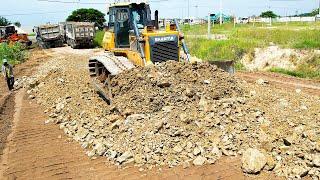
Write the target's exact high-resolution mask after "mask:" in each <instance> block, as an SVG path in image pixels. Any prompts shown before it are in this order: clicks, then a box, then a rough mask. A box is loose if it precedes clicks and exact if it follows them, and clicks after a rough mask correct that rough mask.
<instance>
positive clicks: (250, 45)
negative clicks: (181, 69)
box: [182, 22, 320, 76]
mask: <svg viewBox="0 0 320 180" xmlns="http://www.w3.org/2000/svg"><path fill="white" fill-rule="evenodd" d="M319 30H320V22H316V23H304V22H292V23H288V24H286V23H273V25H272V27H270V26H269V25H268V24H265V23H255V25H254V26H253V24H237V25H236V27H234V24H233V23H227V24H223V25H221V26H220V25H219V24H215V25H214V27H212V28H211V34H224V35H226V37H227V40H208V39H206V38H205V37H196V36H194V35H206V34H207V25H192V26H189V25H184V26H182V31H183V32H184V34H185V35H186V42H187V45H188V46H189V49H190V51H191V54H192V55H194V56H197V57H198V58H201V59H204V60H208V61H214V60H235V61H236V64H237V68H238V69H243V68H244V67H243V66H242V65H241V63H239V61H238V60H239V59H241V58H242V57H243V55H244V54H247V53H253V52H254V48H264V47H268V46H270V44H275V45H278V46H280V47H282V48H294V49H309V50H310V49H320V33H319ZM188 35H189V36H188ZM190 35H193V36H190ZM288 73H289V72H288ZM310 76H311V75H310Z"/></svg>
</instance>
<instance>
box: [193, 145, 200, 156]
mask: <svg viewBox="0 0 320 180" xmlns="http://www.w3.org/2000/svg"><path fill="white" fill-rule="evenodd" d="M200 153H201V149H200V148H199V147H196V148H194V149H193V155H195V156H197V155H199V154H200Z"/></svg>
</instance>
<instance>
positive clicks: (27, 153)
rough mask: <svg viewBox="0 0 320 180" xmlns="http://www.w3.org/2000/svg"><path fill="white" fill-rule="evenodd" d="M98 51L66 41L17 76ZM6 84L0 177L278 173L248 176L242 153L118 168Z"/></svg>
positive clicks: (282, 82) (282, 81)
mask: <svg viewBox="0 0 320 180" xmlns="http://www.w3.org/2000/svg"><path fill="white" fill-rule="evenodd" d="M93 52H94V53H99V52H100V51H99V50H72V49H70V48H67V47H65V48H57V49H53V50H47V51H39V52H33V53H32V55H31V57H30V61H27V62H25V63H23V64H21V65H19V66H17V67H15V72H16V76H17V77H19V76H24V75H26V76H28V75H30V74H32V72H33V70H34V68H35V67H37V66H38V65H39V64H41V63H42V62H45V59H46V57H48V56H63V54H65V53H68V54H70V53H74V54H87V53H93ZM39 54H40V55H39ZM237 76H238V77H240V78H243V79H245V80H247V81H249V82H250V81H252V82H253V81H255V80H256V79H258V78H263V79H266V80H268V81H269V82H270V83H272V84H273V85H274V86H279V87H282V88H286V87H289V88H292V89H293V88H297V87H300V88H301V89H305V90H306V92H308V93H311V94H314V93H319V89H318V88H319V83H317V82H313V81H305V80H300V79H294V78H289V79H288V77H282V76H281V77H277V76H275V75H268V74H258V73H257V74H246V73H239V74H238V75H237ZM289 80H290V81H289ZM0 83H3V82H1V81H0ZM4 87H5V86H1V87H0V92H1V95H2V97H0V99H1V98H2V99H3V97H9V98H6V99H7V100H6V101H4V100H2V103H1V101H0V106H1V107H2V108H1V110H0V120H1V123H0V129H1V130H3V129H4V131H3V132H5V131H6V132H11V133H10V134H9V133H1V138H0V139H1V143H2V144H0V147H1V146H2V147H4V144H5V149H4V151H3V153H0V154H2V155H1V163H0V179H16V178H17V179H275V176H274V175H273V174H260V175H258V176H246V175H244V174H243V173H242V171H241V163H240V159H239V158H231V157H224V158H222V159H220V160H219V161H218V162H217V163H215V164H214V165H206V166H201V167H191V168H188V169H183V168H182V167H177V168H171V169H168V168H163V169H153V170H147V171H143V172H140V171H139V169H138V168H134V167H130V168H125V169H118V168H117V167H116V166H114V165H111V164H110V163H108V162H107V160H106V159H105V158H98V159H96V160H91V159H89V158H88V157H87V156H86V155H85V153H84V151H83V149H82V148H81V147H80V145H79V144H78V143H77V142H74V141H72V140H70V139H68V138H67V137H66V136H65V135H64V133H63V132H62V131H61V130H59V128H58V127H57V126H56V125H53V124H44V121H45V120H46V119H47V117H46V116H45V114H44V113H43V109H42V108H41V107H39V106H38V105H37V104H35V103H31V102H30V101H29V100H28V99H27V95H26V93H25V91H24V90H19V91H18V92H16V94H12V95H11V96H7V94H6V90H5V89H4ZM5 88H6V87H5ZM11 126H12V128H11ZM7 134H9V136H8V137H6V136H7ZM2 139H6V141H3V140H2ZM0 151H1V148H0Z"/></svg>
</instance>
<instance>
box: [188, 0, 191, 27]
mask: <svg viewBox="0 0 320 180" xmlns="http://www.w3.org/2000/svg"><path fill="white" fill-rule="evenodd" d="M190 21H191V19H190V0H188V22H189V24H190Z"/></svg>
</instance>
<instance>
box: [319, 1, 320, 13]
mask: <svg viewBox="0 0 320 180" xmlns="http://www.w3.org/2000/svg"><path fill="white" fill-rule="evenodd" d="M319 15H320V0H319Z"/></svg>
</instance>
